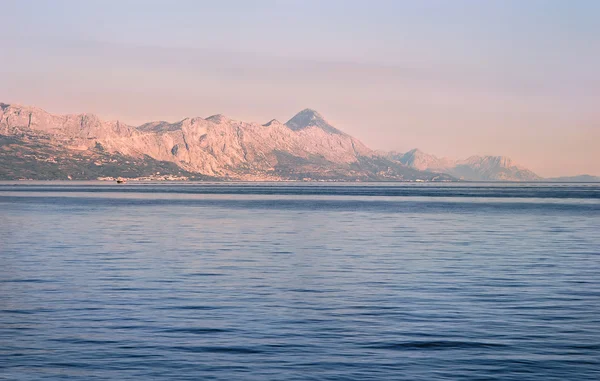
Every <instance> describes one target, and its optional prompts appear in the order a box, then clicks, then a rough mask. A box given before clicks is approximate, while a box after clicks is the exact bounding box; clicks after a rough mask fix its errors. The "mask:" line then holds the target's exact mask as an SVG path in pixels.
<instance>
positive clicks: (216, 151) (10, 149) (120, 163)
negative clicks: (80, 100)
mask: <svg viewBox="0 0 600 381" xmlns="http://www.w3.org/2000/svg"><path fill="white" fill-rule="evenodd" d="M151 175H160V176H162V177H164V176H171V177H173V176H175V177H180V176H183V177H188V178H200V179H202V178H213V179H241V180H288V179H289V180H298V179H314V180H364V181H366V180H400V181H409V180H427V181H441V180H453V179H454V178H453V177H452V176H449V175H447V174H443V173H432V172H428V171H422V170H419V169H417V168H412V167H410V166H408V165H404V164H402V163H401V162H398V161H395V160H391V159H389V158H386V157H382V156H380V155H377V154H376V153H375V152H374V151H372V150H371V149H369V148H368V147H366V146H365V145H364V144H362V143H361V142H360V141H358V140H357V139H355V138H353V137H352V136H350V135H348V134H345V133H344V132H342V131H340V130H338V129H336V128H335V127H333V126H332V125H331V124H330V123H328V122H327V121H326V120H325V119H324V118H323V117H322V116H321V115H320V114H319V113H317V112H316V111H314V110H310V109H306V110H303V111H301V112H299V113H298V114H296V115H295V116H294V117H292V118H291V119H290V120H289V121H288V122H287V123H285V124H282V123H280V122H278V121H276V120H272V121H270V122H268V123H266V124H263V125H261V124H257V123H248V122H243V121H236V120H232V119H229V118H227V117H226V116H223V115H213V116H210V117H208V118H201V117H194V118H186V119H183V120H181V121H178V122H175V123H169V122H165V121H156V122H149V123H145V124H143V125H141V126H130V125H127V124H125V123H122V122H119V121H103V120H101V119H100V118H98V117H97V116H96V115H93V114H75V115H54V114H50V113H48V112H46V111H44V110H42V109H39V108H35V107H27V106H20V105H9V104H4V103H0V179H18V178H33V179H42V178H43V179H47V178H55V179H64V178H73V179H93V178H97V177H104V176H113V177H115V176H124V177H142V176H146V177H147V176H151Z"/></svg>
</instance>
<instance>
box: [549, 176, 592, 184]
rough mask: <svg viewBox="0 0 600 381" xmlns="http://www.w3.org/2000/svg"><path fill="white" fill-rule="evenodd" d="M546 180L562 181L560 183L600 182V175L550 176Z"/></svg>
mask: <svg viewBox="0 0 600 381" xmlns="http://www.w3.org/2000/svg"><path fill="white" fill-rule="evenodd" d="M544 180H546V181H554V182H560V183H598V182H600V176H591V175H578V176H563V177H549V178H546V179H544Z"/></svg>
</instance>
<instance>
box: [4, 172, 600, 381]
mask: <svg viewBox="0 0 600 381" xmlns="http://www.w3.org/2000/svg"><path fill="white" fill-rule="evenodd" d="M0 379H7V380H43V379H69V380H77V379H80V380H105V379H106V380H109V379H110V380H126V379H136V380H238V379H239V380H525V381H526V380H540V381H541V380H543V381H550V380H599V379H600V186H599V185H598V184H596V185H593V184H587V185H586V184H584V185H573V184H571V185H564V184H562V185H544V184H535V185H532V184H508V185H498V184H467V185H465V184H446V185H444V184H442V185H433V184H359V185H354V184H352V185H348V184H342V185H340V184H331V185H326V184H169V185H163V184H144V185H142V184H139V185H138V184H126V185H122V186H117V185H112V184H101V183H33V184H31V183H23V182H22V183H3V184H0Z"/></svg>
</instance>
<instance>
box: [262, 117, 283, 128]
mask: <svg viewBox="0 0 600 381" xmlns="http://www.w3.org/2000/svg"><path fill="white" fill-rule="evenodd" d="M281 125H282V124H281V122H280V121H278V120H277V119H271V120H270V121H268V122H267V123H265V124H263V126H264V127H271V126H281Z"/></svg>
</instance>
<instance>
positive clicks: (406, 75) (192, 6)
mask: <svg viewBox="0 0 600 381" xmlns="http://www.w3.org/2000/svg"><path fill="white" fill-rule="evenodd" d="M0 12H1V14H2V17H1V20H2V21H1V22H0V33H1V35H2V45H1V46H0V101H3V102H6V103H20V104H26V105H35V106H38V107H41V108H44V109H46V110H48V111H50V112H54V113H71V112H83V111H86V112H94V113H97V114H99V115H100V116H101V117H103V118H106V119H120V120H123V121H125V122H129V123H132V124H139V123H142V122H145V121H149V120H157V119H161V120H168V121H175V120H179V119H183V118H184V117H187V116H209V115H212V114H217V113H222V114H225V115H228V116H229V117H231V118H234V119H241V120H247V121H256V122H262V123H264V122H266V121H268V120H270V119H272V118H277V119H280V120H281V121H287V120H288V119H289V118H290V117H291V116H293V115H294V114H295V113H296V112H297V111H300V110H301V109H303V108H307V107H310V108H314V109H316V110H318V111H319V112H320V113H321V114H323V115H324V116H325V118H326V119H328V120H329V121H330V122H331V123H332V124H333V125H335V126H336V127H338V128H340V129H342V130H344V131H346V132H347V133H349V134H351V135H354V136H356V137H357V138H359V139H361V140H362V141H363V142H365V143H366V144H367V145H369V146H370V147H372V148H376V149H386V150H397V151H406V150H409V149H411V148H414V147H418V148H420V149H422V150H423V151H426V152H430V153H433V154H436V155H439V156H448V157H457V158H463V157H466V156H469V155H471V154H494V155H506V156H510V157H512V158H513V159H514V160H515V161H516V162H518V163H521V164H523V165H525V166H528V167H530V168H531V169H533V170H534V171H535V172H537V173H538V174H540V175H543V176H554V175H567V174H569V175H573V174H579V173H590V174H595V175H600V147H599V146H600V1H598V0H587V1H586V0H577V1H574V0H563V1H552V0H513V1H511V0H497V1H494V0H486V1H481V0H470V1H468V0H446V1H443V0H438V1H434V0H430V1H428V0H413V1H401V0H394V1H383V0H382V1H377V0H370V1H367V0H364V1H348V0H346V1H341V0H340V1H334V0H330V1H328V0H315V1H310V0H303V1H291V0H290V1H283V0H281V1H275V0H273V1H258V0H257V1H251V0H246V1H226V0H219V1H214V0H213V1H201V0H189V1H184V0H181V1H177V0H170V1H166V0H165V1H154V0H118V1H117V0H115V1H110V0H102V1H100V0H98V1H95V0H85V1H83V0H70V1H67V0H62V1H60V0H53V1H51V0H38V1H34V0H0Z"/></svg>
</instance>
